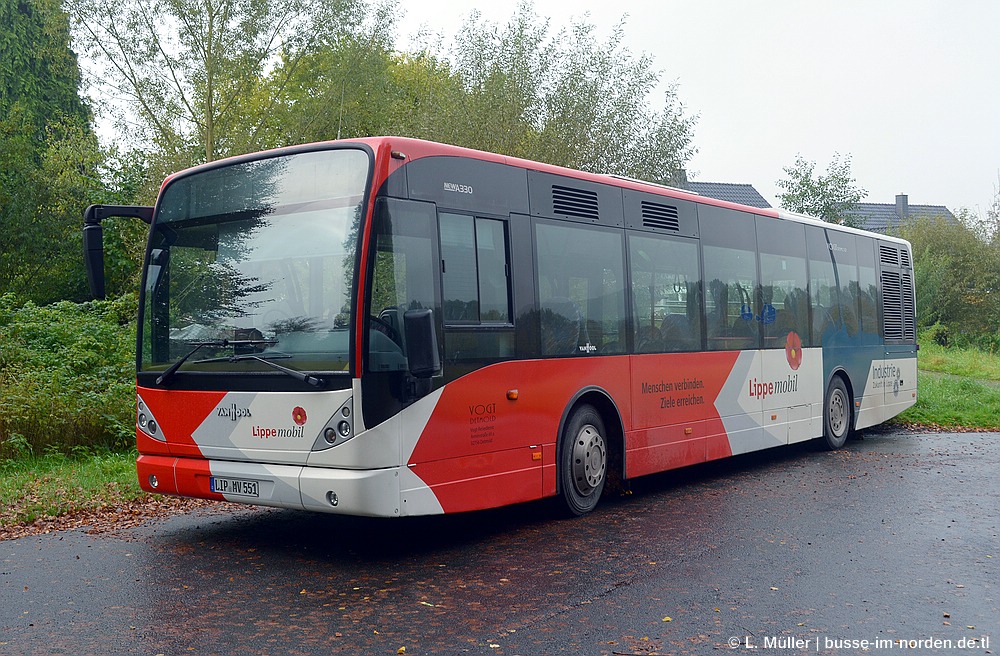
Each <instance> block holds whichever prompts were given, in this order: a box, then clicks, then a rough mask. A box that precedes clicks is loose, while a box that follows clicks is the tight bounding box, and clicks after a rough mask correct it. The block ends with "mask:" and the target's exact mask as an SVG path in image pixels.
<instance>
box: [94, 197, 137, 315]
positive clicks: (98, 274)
mask: <svg viewBox="0 0 1000 656" xmlns="http://www.w3.org/2000/svg"><path fill="white" fill-rule="evenodd" d="M109 216H130V217H135V218H137V219H142V220H143V221H145V222H146V223H147V224H152V223H153V208H152V207H147V206H145V205H91V206H90V207H88V208H87V209H86V210H84V212H83V259H84V262H85V263H86V265H87V282H89V283H90V295H91V296H93V297H94V298H96V299H99V300H100V299H103V298H104V229H103V228H102V227H101V221H103V220H104V219H106V218H108V217H109Z"/></svg>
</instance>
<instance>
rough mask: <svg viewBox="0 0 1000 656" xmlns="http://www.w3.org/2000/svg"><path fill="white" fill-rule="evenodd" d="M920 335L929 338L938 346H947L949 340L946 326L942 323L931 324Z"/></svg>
mask: <svg viewBox="0 0 1000 656" xmlns="http://www.w3.org/2000/svg"><path fill="white" fill-rule="evenodd" d="M922 337H923V338H924V339H929V340H931V341H932V342H934V343H935V344H937V345H938V346H944V347H948V346H949V345H950V341H951V340H950V335H949V333H948V326H945V325H942V324H941V323H935V324H934V325H933V326H931V327H930V328H928V329H927V330H926V332H924V334H923V335H922Z"/></svg>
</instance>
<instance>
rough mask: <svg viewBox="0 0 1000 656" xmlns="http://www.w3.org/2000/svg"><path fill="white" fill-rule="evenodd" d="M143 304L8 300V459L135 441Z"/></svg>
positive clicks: (2, 406)
mask: <svg viewBox="0 0 1000 656" xmlns="http://www.w3.org/2000/svg"><path fill="white" fill-rule="evenodd" d="M135 316H136V301H135V298H134V297H132V296H124V297H121V298H118V299H114V300H109V301H94V302H90V303H79V304H78V303H70V302H66V301H64V302H59V303H54V304H52V305H46V306H42V307H39V306H37V305H35V304H34V303H31V302H27V303H23V304H22V303H21V302H19V301H18V299H17V298H16V297H15V296H14V295H13V294H6V295H4V296H0V458H14V457H18V456H23V455H31V454H34V455H38V454H42V453H46V452H49V451H60V452H71V451H74V450H77V449H80V448H84V449H88V448H101V449H113V450H120V449H127V448H129V447H130V446H131V445H132V443H133V441H134V439H135V428H134V427H135V418H134V412H135Z"/></svg>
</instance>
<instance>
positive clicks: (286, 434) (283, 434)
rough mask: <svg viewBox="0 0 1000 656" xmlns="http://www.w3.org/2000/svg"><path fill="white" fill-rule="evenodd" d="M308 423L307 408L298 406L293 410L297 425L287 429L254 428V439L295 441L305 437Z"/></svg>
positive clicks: (293, 420)
mask: <svg viewBox="0 0 1000 656" xmlns="http://www.w3.org/2000/svg"><path fill="white" fill-rule="evenodd" d="M306 421H308V417H307V416H306V411H305V408H303V407H301V406H296V407H295V408H293V409H292V422H294V423H295V425H294V426H289V427H286V428H277V427H271V426H254V427H253V428H252V429H251V433H250V434H251V436H252V437H259V438H260V439H262V440H271V439H278V440H280V439H295V438H299V437H305V432H306Z"/></svg>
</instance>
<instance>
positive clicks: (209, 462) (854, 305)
mask: <svg viewBox="0 0 1000 656" xmlns="http://www.w3.org/2000/svg"><path fill="white" fill-rule="evenodd" d="M109 215H131V216H140V217H142V218H143V219H145V220H146V221H147V222H149V223H150V234H149V244H148V249H147V253H146V260H145V270H144V273H143V284H142V290H141V294H140V301H139V308H140V309H139V330H138V354H137V397H138V398H137V412H136V418H137V423H136V437H137V443H138V450H139V454H140V455H139V459H138V464H137V467H138V475H139V481H140V483H141V485H142V487H143V488H144V489H145V490H147V491H150V492H158V493H162V494H173V495H182V496H189V497H201V498H207V499H225V500H229V501H234V502H242V503H250V504H260V505H268V506H278V507H284V508H299V509H307V510H317V511H325V512H333V513H345V514H353V515H370V516H380V517H400V516H405V515H425V514H436V513H452V512H461V511H470V510H477V509H483V508H492V507H496V506H502V505H506V504H513V503H519V502H524V501H530V500H533V499H541V498H543V497H560V498H561V499H562V500H563V501H564V502H565V505H566V507H567V509H568V510H569V511H570V512H571V513H575V514H582V513H585V512H588V511H590V510H591V509H593V508H594V507H595V505H596V504H597V502H598V499H599V498H600V496H601V494H602V491H603V490H604V489H605V487H606V484H607V482H608V480H609V479H611V480H616V481H617V480H624V481H627V480H628V479H631V478H634V477H637V476H643V475H645V474H651V473H654V472H662V471H665V470H668V469H672V468H676V467H684V466H687V465H693V464H695V463H700V462H705V461H708V460H712V459H717V458H724V457H727V456H730V455H733V454H740V453H747V452H750V451H756V450H760V449H767V448H771V447H775V446H779V445H785V444H790V443H794V442H799V441H803V440H811V439H818V440H819V441H820V443H822V444H825V445H826V446H827V447H829V448H834V449H835V448H839V447H840V446H842V445H843V444H844V441H845V440H846V439H847V437H848V434H849V433H850V432H851V431H853V430H857V429H861V428H865V427H867V426H872V425H874V424H878V423H880V422H882V421H885V420H886V419H888V418H890V417H892V416H894V415H896V414H898V413H899V412H901V411H902V410H904V409H905V408H907V407H909V406H911V405H913V404H914V403H915V401H916V382H917V366H916V351H917V346H916V340H915V337H916V335H915V300H914V287H913V268H912V258H911V252H910V246H909V244H908V243H906V242H905V241H902V240H900V239H895V238H892V237H887V236H884V235H877V234H871V233H867V232H863V231H860V230H854V229H850V228H845V227H841V226H837V225H831V224H827V223H823V222H820V221H816V220H813V219H809V218H807V217H802V216H796V215H791V214H789V213H786V212H783V211H779V210H773V209H756V208H750V207H743V206H739V205H734V204H730V203H725V202H721V201H717V200H713V199H709V198H704V197H700V196H698V195H695V194H691V193H687V192H683V191H680V190H675V189H670V188H666V187H662V186H658V185H654V184H649V183H644V182H641V181H634V180H628V179H621V178H617V177H612V176H605V175H596V174H590V173H582V172H579V171H573V170H568V169H563V168H559V167H555V166H549V165H545V164H539V163H536V162H530V161H524V160H519V159H514V158H509V157H504V156H501V155H496V154H489V153H484V152H478V151H473V150H467V149H463V148H457V147H453V146H447V145H442V144H436V143H430V142H426V141H420V140H415V139H403V138H390V137H386V138H370V139H358V140H347V141H335V142H329V143H320V144H312V145H306V146H299V147H293V148H286V149H281V150H274V151H270V152H265V153H259V154H255V155H248V156H243V157H236V158H231V159H227V160H223V161H219V162H213V163H210V164H206V165H203V166H198V167H195V168H192V169H190V170H187V171H183V172H181V173H177V174H175V175H173V176H171V177H170V178H168V179H167V180H166V181H165V182H164V184H163V187H162V190H161V192H160V195H159V199H158V200H157V203H156V206H155V208H142V207H112V206H95V207H92V208H90V209H88V212H87V216H86V220H85V229H84V232H85V243H86V248H87V249H88V262H89V264H88V272H89V273H90V277H91V283H92V286H93V287H94V289H95V292H96V293H97V294H98V295H100V294H103V265H102V264H101V259H102V257H103V255H102V246H101V232H100V231H101V228H100V220H101V219H102V218H103V217H104V216H109Z"/></svg>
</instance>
